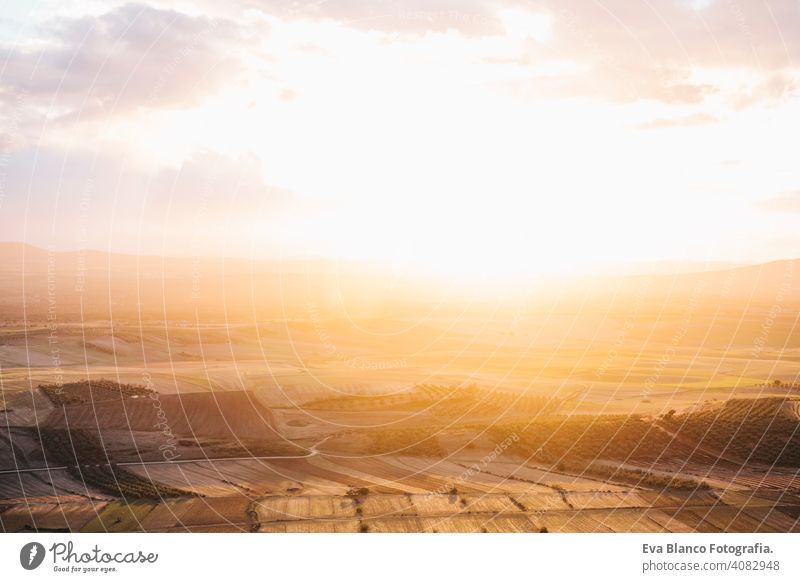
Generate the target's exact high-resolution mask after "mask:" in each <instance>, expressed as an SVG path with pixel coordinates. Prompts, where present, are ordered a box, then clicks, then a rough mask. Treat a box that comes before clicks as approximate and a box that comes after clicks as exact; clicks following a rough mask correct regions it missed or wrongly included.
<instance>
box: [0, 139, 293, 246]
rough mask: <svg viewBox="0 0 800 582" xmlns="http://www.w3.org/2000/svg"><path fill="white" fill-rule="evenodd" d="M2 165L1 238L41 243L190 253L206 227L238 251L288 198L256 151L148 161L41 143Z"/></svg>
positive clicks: (290, 199) (206, 231)
mask: <svg viewBox="0 0 800 582" xmlns="http://www.w3.org/2000/svg"><path fill="white" fill-rule="evenodd" d="M7 166H8V168H7V176H5V178H6V179H5V181H4V183H3V187H4V190H3V192H4V194H5V195H4V197H3V198H2V199H1V200H2V204H0V240H27V242H31V243H33V244H37V245H39V246H48V245H50V244H54V245H56V246H60V247H62V248H78V247H85V248H98V249H103V248H120V249H128V250H131V249H138V250H141V251H144V252H160V251H161V249H162V246H166V247H167V248H169V249H170V252H174V253H191V252H197V251H199V249H200V248H201V241H202V242H204V243H205V242H207V239H208V238H209V237H210V238H211V239H212V240H215V241H219V240H225V241H226V242H227V244H229V245H230V247H231V248H235V249H237V250H239V251H243V250H246V249H247V248H248V245H249V244H250V242H251V239H250V236H251V235H252V229H253V228H257V227H260V228H264V229H267V228H270V226H269V225H271V224H274V223H275V221H277V220H279V218H280V216H281V215H282V213H284V212H287V211H289V210H291V209H292V208H293V207H294V206H293V205H294V204H295V199H294V197H293V195H292V193H290V192H288V191H287V190H284V189H281V188H275V187H272V186H271V185H269V184H268V183H266V182H265V180H264V177H263V175H262V167H261V163H260V161H259V160H258V159H256V158H255V157H253V156H240V157H238V156H237V157H231V156H226V155H223V154H220V153H217V152H213V151H208V150H204V151H198V152H195V154H194V155H192V156H190V157H189V158H188V159H187V160H186V161H185V162H184V163H183V164H181V165H180V166H178V167H175V168H172V167H162V168H155V169H153V168H147V167H142V166H132V165H131V164H130V163H128V162H126V160H125V159H124V158H123V157H121V156H118V155H117V154H116V153H114V152H102V151H99V152H94V153H92V152H86V151H71V152H68V151H63V150H59V149H54V148H48V147H42V148H37V149H28V150H23V151H17V152H14V153H12V154H10V155H9V156H8V164H7ZM206 248H207V247H206ZM211 250H213V251H214V252H217V251H219V249H211Z"/></svg>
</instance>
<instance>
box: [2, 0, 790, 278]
mask: <svg viewBox="0 0 800 582" xmlns="http://www.w3.org/2000/svg"><path fill="white" fill-rule="evenodd" d="M798 29H800V3H798V2H796V1H795V0H772V1H770V0H764V1H763V2H744V1H743V0H664V1H659V2H654V1H653V0H602V1H600V0H596V1H586V0H552V1H550V0H542V1H536V0H530V1H527V2H517V1H482V0H459V1H456V0H449V1H447V0H446V1H429V0H426V1H424V2H423V1H422V0H405V1H402V2H400V1H397V2H388V1H365V0H337V1H325V0H318V1H313V2H289V1H277V0H275V1H270V0H264V1H260V0H230V1H228V2H224V3H220V2H211V1H206V0H194V1H189V0H177V1H176V0H173V1H170V2H160V1H154V2H134V3H126V2H123V3H117V2H114V1H109V0H104V1H102V2H96V1H93V0H83V1H80V2H76V1H63V0H62V1H59V2H50V1H42V2H36V1H12V2H4V4H3V8H2V9H0V240H3V241H22V242H27V243H30V244H34V245H38V246H42V247H53V248H56V249H79V248H91V249H99V250H112V251H120V252H131V253H143V254H167V255H190V256H194V255H229V256H244V257H256V258H262V257H263V258H287V257H292V258H296V257H323V258H331V259H336V260H364V261H373V262H376V263H379V264H384V265H390V266H392V267H393V268H396V269H404V270H408V271H411V272H418V273H433V274H438V275H442V274H444V275H446V276H447V275H452V276H469V277H487V276H488V277H497V278H503V277H515V276H522V275H529V274H532V273H576V272H596V271H602V270H603V269H606V268H611V267H615V266H618V265H621V264H629V263H642V262H651V261H725V262H735V263H756V262H762V261H769V260H775V259H783V258H794V257H798V256H800V231H799V230H798V228H797V226H798V223H799V222H800V220H799V219H800V172H799V171H798V169H797V153H796V149H797V135H798V133H799V131H800V68H799V67H800V36H798V35H797V33H796V31H797V30H798Z"/></svg>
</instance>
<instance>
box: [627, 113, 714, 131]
mask: <svg viewBox="0 0 800 582" xmlns="http://www.w3.org/2000/svg"><path fill="white" fill-rule="evenodd" d="M718 121H719V119H717V118H716V117H714V116H713V115H710V114H708V113H694V114H692V115H684V116H681V117H669V118H665V119H654V120H653V121H648V122H647V123H643V124H641V125H639V129H666V128H675V127H694V126H698V125H708V124H710V123H717V122H718Z"/></svg>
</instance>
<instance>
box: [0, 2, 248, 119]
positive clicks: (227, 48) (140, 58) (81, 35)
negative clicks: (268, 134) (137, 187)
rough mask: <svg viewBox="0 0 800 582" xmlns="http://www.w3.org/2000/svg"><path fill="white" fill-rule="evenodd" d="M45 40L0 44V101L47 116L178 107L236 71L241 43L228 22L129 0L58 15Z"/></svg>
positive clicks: (236, 30)
mask: <svg viewBox="0 0 800 582" xmlns="http://www.w3.org/2000/svg"><path fill="white" fill-rule="evenodd" d="M44 34H45V35H46V36H45V38H46V39H47V40H46V41H45V42H41V41H39V42H29V43H27V44H25V45H22V46H18V47H3V48H4V49H5V52H7V54H8V57H7V62H6V63H5V67H4V69H3V70H2V73H0V75H2V77H1V78H2V92H0V99H3V100H4V101H9V100H11V99H13V98H15V96H18V95H24V96H25V98H26V100H27V102H28V105H29V106H38V107H39V108H41V109H45V110H46V112H47V115H48V116H49V117H57V118H60V119H70V118H76V117H84V118H85V117H92V116H95V115H100V114H103V115H110V114H117V115H120V114H125V113H126V112H128V111H130V110H132V109H137V108H141V109H150V108H164V107H185V106H189V105H192V104H193V103H195V102H197V101H198V100H199V99H201V98H202V97H203V96H205V95H208V94H209V93H213V92H215V91H217V90H218V89H220V88H221V87H223V86H224V85H225V84H226V83H228V82H230V81H231V80H232V78H234V76H235V75H236V73H237V72H238V71H239V65H238V62H237V59H236V58H235V57H234V56H232V52H231V51H232V49H233V48H234V47H235V46H236V45H237V44H240V43H242V42H243V38H242V35H241V31H240V30H239V28H238V27H237V26H236V25H235V24H233V23H232V22H230V21H226V20H220V19H211V18H206V17H203V16H189V15H186V14H182V13H180V12H175V11H172V10H161V9H156V8H152V7H149V6H146V5H142V4H128V5H125V6H121V7H117V8H114V9H113V10H111V11H109V12H106V13H104V14H101V15H99V16H84V17H80V18H74V19H63V18H62V19H59V20H56V21H54V22H50V23H49V24H47V25H46V26H45V28H44Z"/></svg>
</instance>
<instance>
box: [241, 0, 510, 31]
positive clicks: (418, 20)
mask: <svg viewBox="0 0 800 582" xmlns="http://www.w3.org/2000/svg"><path fill="white" fill-rule="evenodd" d="M246 4H247V5H249V6H255V7H258V8H260V9H262V10H264V11H266V12H269V13H273V14H276V15H278V16H280V17H281V18H288V19H298V18H303V19H310V20H317V19H332V20H337V21H339V22H341V23H344V24H347V25H348V26H349V27H351V28H354V29H358V30H367V31H378V32H385V33H397V34H403V35H422V34H426V33H430V32H438V33H444V32H447V31H449V30H452V31H457V32H459V33H461V34H463V35H465V36H486V35H493V34H502V33H503V30H504V28H503V25H502V23H501V22H500V20H499V19H498V18H497V9H499V8H502V7H504V6H514V5H515V2H491V1H489V0H438V1H436V2H431V1H430V0H377V1H369V2H368V1H364V0H316V1H314V2H295V1H294V0H248V1H246Z"/></svg>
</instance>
